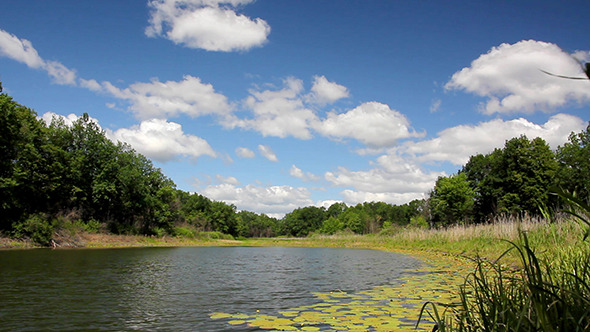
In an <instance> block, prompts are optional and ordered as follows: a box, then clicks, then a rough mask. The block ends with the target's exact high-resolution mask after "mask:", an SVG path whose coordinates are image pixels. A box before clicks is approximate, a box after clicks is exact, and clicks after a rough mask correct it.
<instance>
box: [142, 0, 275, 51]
mask: <svg viewBox="0 0 590 332" xmlns="http://www.w3.org/2000/svg"><path fill="white" fill-rule="evenodd" d="M251 2H253V0H151V1H150V2H149V6H150V7H151V17H150V19H149V23H150V24H149V26H148V27H147V28H146V30H145V33H146V35H147V36H149V37H156V36H163V37H165V38H167V39H169V40H171V41H172V42H174V43H175V44H181V45H184V46H186V47H189V48H199V49H205V50H208V51H224V52H229V51H236V50H241V51H244V50H249V49H251V48H252V47H256V46H261V45H263V44H264V43H266V41H267V37H268V35H269V34H270V26H269V25H268V23H266V21H264V20H263V19H260V18H256V19H251V18H250V17H247V16H245V15H242V14H238V13H236V10H237V9H238V8H239V6H243V5H246V4H249V3H251Z"/></svg>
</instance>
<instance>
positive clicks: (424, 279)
mask: <svg viewBox="0 0 590 332" xmlns="http://www.w3.org/2000/svg"><path fill="white" fill-rule="evenodd" d="M421 258H422V259H423V260H424V262H425V263H424V266H423V267H421V268H420V269H419V270H414V271H407V273H406V277H405V278H403V279H400V280H398V281H397V282H396V283H395V284H391V285H385V286H380V287H375V288H373V289H370V290H365V291H360V292H357V293H347V292H343V291H340V290H333V291H331V292H320V293H314V294H313V295H314V297H315V298H316V300H317V303H314V304H311V305H306V306H301V307H296V308H290V309H286V310H282V311H279V312H278V313H276V314H264V313H260V312H257V313H253V314H243V313H237V314H232V313H222V312H216V313H212V314H210V317H211V318H212V319H224V320H227V323H228V324H229V325H232V326H236V325H247V326H250V327H256V328H260V329H264V330H272V331H415V329H414V328H415V326H416V322H417V320H418V318H419V314H420V308H421V306H422V305H423V304H424V303H425V302H432V303H438V304H440V305H445V306H447V305H451V304H452V303H458V301H459V300H460V298H459V293H458V292H456V291H455V290H457V289H458V288H459V286H460V285H461V284H462V283H463V280H464V278H465V275H466V274H468V273H469V271H470V269H471V267H472V263H471V262H469V261H467V260H463V259H459V258H453V257H450V256H443V255H422V257H421ZM434 324H435V322H434V321H433V320H432V319H427V318H423V319H422V321H421V326H422V327H423V330H424V331H430V330H431V329H432V326H433V325H434Z"/></svg>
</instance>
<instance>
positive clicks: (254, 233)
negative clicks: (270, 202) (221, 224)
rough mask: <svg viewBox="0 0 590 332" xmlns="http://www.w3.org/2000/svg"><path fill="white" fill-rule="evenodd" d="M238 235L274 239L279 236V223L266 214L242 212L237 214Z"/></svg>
mask: <svg viewBox="0 0 590 332" xmlns="http://www.w3.org/2000/svg"><path fill="white" fill-rule="evenodd" d="M237 220H238V235H239V236H242V237H272V236H275V235H277V234H278V230H279V221H278V220H277V219H276V218H271V217H269V216H267V215H265V214H256V213H254V212H250V211H240V212H238V214H237Z"/></svg>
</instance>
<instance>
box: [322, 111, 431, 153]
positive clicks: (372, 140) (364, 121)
mask: <svg viewBox="0 0 590 332" xmlns="http://www.w3.org/2000/svg"><path fill="white" fill-rule="evenodd" d="M409 124H410V123H409V121H408V119H407V118H406V117H405V116H404V115H403V114H401V113H400V112H398V111H396V110H392V109H390V108H389V106H387V105H385V104H382V103H378V102H368V103H364V104H361V105H360V106H358V107H356V108H354V109H352V110H350V111H348V112H346V113H341V114H337V113H335V112H330V113H328V116H327V118H326V119H325V120H323V121H322V122H321V123H319V124H318V125H317V127H316V130H317V131H318V132H319V133H321V134H323V135H325V136H328V137H331V138H336V139H341V138H354V139H356V140H358V141H359V142H361V143H363V144H365V145H367V146H370V147H377V148H381V147H389V146H392V145H395V144H396V143H397V141H398V140H399V139H402V138H409V137H421V136H424V134H421V133H416V132H414V131H412V130H411V129H410V126H409Z"/></svg>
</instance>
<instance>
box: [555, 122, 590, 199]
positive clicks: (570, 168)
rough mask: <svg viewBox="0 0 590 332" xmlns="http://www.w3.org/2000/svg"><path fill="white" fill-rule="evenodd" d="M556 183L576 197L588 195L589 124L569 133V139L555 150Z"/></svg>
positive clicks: (589, 194)
mask: <svg viewBox="0 0 590 332" xmlns="http://www.w3.org/2000/svg"><path fill="white" fill-rule="evenodd" d="M556 156H557V162H558V169H557V174H556V184H557V186H559V187H561V188H562V189H564V190H566V191H568V192H572V193H573V192H575V193H576V194H577V195H578V197H581V198H582V199H586V200H588V199H589V197H590V125H588V126H587V127H586V130H583V131H581V132H580V133H577V134H576V133H571V134H570V136H569V141H568V142H567V143H565V144H564V145H563V146H559V147H558V148H557V152H556Z"/></svg>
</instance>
